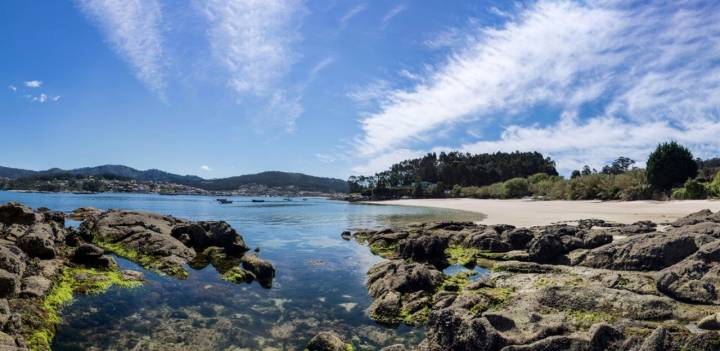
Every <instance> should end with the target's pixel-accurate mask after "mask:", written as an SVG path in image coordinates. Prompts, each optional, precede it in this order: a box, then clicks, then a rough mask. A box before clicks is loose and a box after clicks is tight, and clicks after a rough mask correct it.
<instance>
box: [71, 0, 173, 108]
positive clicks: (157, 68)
mask: <svg viewBox="0 0 720 351" xmlns="http://www.w3.org/2000/svg"><path fill="white" fill-rule="evenodd" d="M77 3H78V6H79V7H80V9H82V11H83V12H84V13H85V14H86V15H87V16H88V17H89V18H91V19H92V20H93V21H94V22H95V23H97V25H98V26H99V27H100V29H101V31H102V32H103V33H104V35H105V37H106V39H107V41H108V42H109V43H110V45H111V46H112V48H113V49H114V50H115V51H116V52H117V53H118V54H119V55H120V56H122V57H123V58H124V59H125V60H126V61H127V62H128V63H130V65H132V66H133V69H134V71H135V76H136V77H137V78H138V79H139V80H140V81H142V82H143V83H144V84H145V85H146V86H147V87H148V88H149V89H150V90H152V91H153V92H155V93H157V94H158V95H159V96H160V97H161V98H164V89H165V81H164V73H163V70H164V62H163V60H164V57H163V56H164V53H163V33H162V8H161V6H160V2H159V1H158V0H77Z"/></svg>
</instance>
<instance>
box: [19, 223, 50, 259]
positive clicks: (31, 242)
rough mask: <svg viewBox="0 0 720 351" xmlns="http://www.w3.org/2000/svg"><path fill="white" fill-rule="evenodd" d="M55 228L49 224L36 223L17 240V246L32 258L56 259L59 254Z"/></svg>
mask: <svg viewBox="0 0 720 351" xmlns="http://www.w3.org/2000/svg"><path fill="white" fill-rule="evenodd" d="M53 231H54V230H53V227H52V226H50V225H49V224H47V223H36V224H33V225H32V226H30V228H29V229H28V232H27V233H26V234H25V235H23V236H22V237H20V238H19V239H18V240H17V246H18V247H19V248H20V249H22V250H23V251H25V253H26V254H27V255H28V256H30V257H37V258H40V259H50V258H54V257H55V255H56V254H57V249H56V247H55V246H56V245H55V234H54V232H53Z"/></svg>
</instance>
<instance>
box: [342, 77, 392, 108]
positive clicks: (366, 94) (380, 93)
mask: <svg viewBox="0 0 720 351" xmlns="http://www.w3.org/2000/svg"><path fill="white" fill-rule="evenodd" d="M391 90H392V89H391V88H390V83H389V82H388V81H386V80H375V81H372V82H370V83H368V84H366V85H363V86H357V87H354V88H353V89H352V90H350V92H348V93H347V96H348V97H349V98H350V99H352V100H353V101H355V102H356V103H359V104H361V105H368V104H370V103H372V102H376V101H378V100H381V99H382V98H383V97H385V96H387V94H388V93H390V92H391Z"/></svg>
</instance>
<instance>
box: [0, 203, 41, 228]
mask: <svg viewBox="0 0 720 351" xmlns="http://www.w3.org/2000/svg"><path fill="white" fill-rule="evenodd" d="M36 221H38V216H36V214H35V213H34V212H33V211H32V209H31V208H30V207H27V206H25V205H22V204H20V203H17V202H8V203H6V204H4V205H0V223H3V224H5V225H11V224H22V225H31V224H33V223H35V222H36Z"/></svg>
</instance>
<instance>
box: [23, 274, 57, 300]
mask: <svg viewBox="0 0 720 351" xmlns="http://www.w3.org/2000/svg"><path fill="white" fill-rule="evenodd" d="M51 286H52V282H51V281H50V280H49V279H47V278H45V277H41V276H38V275H33V276H30V277H26V278H24V279H23V280H22V289H21V290H20V295H21V296H24V297H43V296H45V293H46V292H47V291H48V290H49V289H50V287H51Z"/></svg>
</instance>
